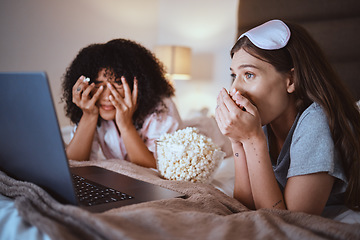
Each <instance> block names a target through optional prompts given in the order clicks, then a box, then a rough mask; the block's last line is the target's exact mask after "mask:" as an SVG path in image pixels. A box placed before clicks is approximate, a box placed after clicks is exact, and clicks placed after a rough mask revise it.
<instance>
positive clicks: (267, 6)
mask: <svg viewBox="0 0 360 240" xmlns="http://www.w3.org/2000/svg"><path fill="white" fill-rule="evenodd" d="M275 18H277V19H282V20H288V21H291V22H295V23H298V24H300V25H302V26H303V27H304V28H306V29H307V30H308V31H309V32H310V34H311V35H312V36H313V38H314V39H315V40H316V41H317V42H318V44H319V45H320V46H321V48H322V49H323V51H324V52H325V55H326V56H327V57H328V58H329V60H330V63H331V64H332V65H333V67H334V68H335V70H336V71H337V73H338V74H339V76H340V77H341V78H342V80H343V81H344V83H345V84H346V85H347V86H348V87H349V88H350V91H351V93H352V94H353V96H354V97H355V100H359V99H360V1H359V0H341V1H340V0H291V1H289V0H266V1H263V0H239V9H238V36H240V34H241V33H243V32H245V31H246V30H248V29H250V28H252V27H254V26H256V25H258V24H261V23H263V22H266V21H268V20H270V19H275Z"/></svg>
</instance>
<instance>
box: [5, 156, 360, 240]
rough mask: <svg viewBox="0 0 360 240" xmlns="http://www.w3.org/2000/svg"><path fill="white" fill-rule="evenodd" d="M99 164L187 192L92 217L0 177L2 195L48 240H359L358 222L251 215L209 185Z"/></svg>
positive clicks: (31, 187) (270, 213)
mask: <svg viewBox="0 0 360 240" xmlns="http://www.w3.org/2000/svg"><path fill="white" fill-rule="evenodd" d="M71 165H72V166H81V165H97V166H101V167H104V168H107V169H110V170H113V171H117V172H120V173H123V174H125V175H128V176H131V177H135V178H137V179H141V180H144V181H147V182H151V183H154V184H157V185H160V186H163V187H166V188H169V189H172V190H175V191H178V192H181V193H184V194H186V196H187V197H186V198H185V199H170V200H161V201H154V202H148V203H142V204H136V205H130V206H126V207H122V208H118V209H113V210H111V211H108V212H104V213H100V214H93V213H89V212H87V211H85V210H82V209H80V208H78V207H74V206H68V205H62V204H59V203H58V202H56V201H55V200H53V199H52V198H51V197H50V196H49V195H48V194H47V193H46V192H45V191H43V190H42V189H41V188H39V187H37V186H36V185H34V184H31V183H27V182H19V181H16V180H14V179H12V178H10V177H8V176H6V175H4V174H0V179H1V182H0V193H1V194H3V195H6V196H10V197H13V198H15V202H16V207H17V208H18V210H19V212H20V214H21V215H22V217H23V218H24V219H25V220H26V221H28V222H29V223H30V224H32V225H35V226H37V227H38V228H39V229H41V230H42V231H44V232H45V233H47V234H48V235H49V236H50V237H51V238H52V239H67V240H68V239H360V225H359V224H353V225H351V224H345V223H340V222H336V221H333V220H329V219H325V218H322V217H318V216H312V215H308V214H303V213H292V212H289V211H280V210H265V209H262V210H258V211H250V210H248V209H246V208H245V207H244V206H243V205H242V204H240V203H239V202H238V201H236V200H234V199H233V198H231V197H228V196H227V195H225V194H223V193H222V192H221V191H219V190H217V189H215V188H214V187H213V186H211V185H207V184H200V183H190V182H175V181H168V180H164V179H161V178H160V177H159V175H158V173H157V172H156V171H154V170H151V169H146V168H142V167H139V166H136V165H133V164H131V163H129V162H126V161H121V160H109V161H102V162H83V163H77V162H71Z"/></svg>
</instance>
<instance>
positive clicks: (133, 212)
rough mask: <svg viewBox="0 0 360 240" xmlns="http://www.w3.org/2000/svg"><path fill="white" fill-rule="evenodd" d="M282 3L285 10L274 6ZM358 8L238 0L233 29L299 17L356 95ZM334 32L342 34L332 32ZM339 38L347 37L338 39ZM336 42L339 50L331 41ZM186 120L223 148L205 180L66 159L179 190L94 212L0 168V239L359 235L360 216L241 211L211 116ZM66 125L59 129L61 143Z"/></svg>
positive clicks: (359, 89) (359, 91)
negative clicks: (175, 195) (167, 196)
mask: <svg viewBox="0 0 360 240" xmlns="http://www.w3.org/2000/svg"><path fill="white" fill-rule="evenodd" d="M309 5H311V6H309ZM285 8H286V9H288V11H286V12H285V11H280V9H285ZM254 12H257V13H258V14H252V13H254ZM359 14H360V4H359V1H357V0H349V1H346V2H344V3H342V4H340V5H339V3H338V1H337V0H331V1H330V0H329V1H317V2H314V1H300V0H295V1H286V0H269V1H265V2H264V1H260V0H241V1H240V4H239V19H238V20H239V24H238V29H239V32H241V31H244V30H246V29H248V28H249V27H251V26H254V25H256V24H258V23H261V22H264V21H265V20H268V19H271V18H284V19H288V20H292V21H296V22H299V23H302V24H303V25H304V26H305V27H306V28H307V29H308V30H309V31H311V32H312V33H313V35H315V38H316V40H317V41H319V42H320V43H321V45H322V46H323V47H324V48H325V49H326V50H327V55H328V56H329V57H330V59H331V60H332V63H333V64H334V66H335V68H336V69H337V70H338V71H339V72H340V73H341V74H342V76H345V80H346V83H347V84H348V86H349V87H350V89H351V90H352V93H353V94H354V97H355V99H360V85H359V83H360V81H359V80H358V79H359V75H360V73H359V69H360V68H359V66H360V65H359V64H360V60H359V56H360V52H359V51H360V46H359V44H360V38H359V36H360V31H358V30H357V31H355V30H356V29H358V26H359V22H360V16H359ZM349 32H351V34H352V37H351V38H349V37H348V35H347V33H349ZM329 34H333V35H332V36H330V35H329ZM338 34H340V35H342V36H344V37H342V38H336V35H338ZM340 40H343V41H347V42H346V43H345V44H341V43H340V42H339V41H340ZM348 41H351V43H349V42H348ZM339 45H341V46H342V47H341V49H340V48H334V47H333V46H339ZM350 46H352V48H350ZM332 50H334V52H331V51H332ZM186 125H188V126H195V127H198V128H200V130H201V131H203V133H204V134H207V135H209V136H210V137H211V138H213V139H214V140H215V142H216V143H217V144H218V145H220V146H221V147H222V149H223V151H225V152H226V153H227V156H226V158H225V159H224V160H223V161H222V162H221V164H220V166H219V168H218V169H217V171H216V172H215V173H214V175H213V178H212V181H211V182H210V183H209V184H205V183H191V182H183V181H169V180H165V179H163V178H161V177H160V175H159V173H158V172H157V171H156V170H154V169H147V168H142V167H140V166H137V165H134V164H131V163H129V162H127V161H123V160H120V159H111V160H108V161H90V162H81V163H79V162H74V161H69V162H70V165H71V166H80V165H95V166H100V167H103V168H107V169H110V170H113V171H116V172H119V173H122V174H125V175H128V176H131V177H134V178H137V179H140V180H143V181H147V182H151V183H153V184H156V185H159V186H162V187H165V188H168V189H172V190H175V191H178V192H180V193H183V194H184V195H185V196H186V197H185V198H183V199H170V200H161V201H154V202H148V203H142V204H136V205H130V206H126V207H122V208H118V209H113V210H110V211H107V212H104V213H98V214H94V213H89V212H87V211H85V210H82V209H80V208H78V207H75V206H70V205H63V204H60V203H59V202H57V201H55V200H54V199H53V198H52V197H51V196H50V195H48V194H47V193H46V192H45V191H44V190H42V189H41V188H39V187H38V186H36V185H34V184H31V183H28V182H20V181H17V180H15V179H12V178H10V177H8V176H7V175H6V174H4V173H2V172H0V179H1V180H0V239H6V240H8V239H28V240H47V239H67V240H71V239H239V238H241V239H360V223H359V222H360V216H359V215H360V214H355V215H354V214H349V212H342V213H339V214H338V215H337V217H336V218H334V219H330V218H324V217H321V216H314V215H309V214H305V213H295V212H290V211H285V210H270V209H260V210H257V211H251V210H249V209H247V208H246V207H245V206H243V205H242V204H241V203H240V202H238V201H236V200H235V199H234V198H232V197H231V196H232V193H233V181H234V166H233V159H232V157H231V148H230V147H229V144H228V142H227V141H226V139H224V138H223V137H222V136H221V135H219V131H218V129H217V128H216V127H214V120H213V119H212V118H211V117H208V116H203V117H200V118H195V119H190V120H188V121H186ZM69 129H71V127H66V128H63V129H62V130H63V136H64V140H65V142H66V141H68V137H69ZM356 222H357V223H356Z"/></svg>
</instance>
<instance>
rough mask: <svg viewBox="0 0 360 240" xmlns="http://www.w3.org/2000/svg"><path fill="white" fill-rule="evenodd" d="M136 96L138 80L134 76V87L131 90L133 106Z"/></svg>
mask: <svg viewBox="0 0 360 240" xmlns="http://www.w3.org/2000/svg"><path fill="white" fill-rule="evenodd" d="M137 97H138V80H137V79H136V77H134V87H133V92H132V102H133V104H134V106H136V104H137Z"/></svg>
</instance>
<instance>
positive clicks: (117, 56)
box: [62, 39, 175, 129]
mask: <svg viewBox="0 0 360 240" xmlns="http://www.w3.org/2000/svg"><path fill="white" fill-rule="evenodd" d="M104 68H105V69H109V70H110V71H112V72H113V73H114V74H115V78H120V77H121V76H124V77H125V78H126V81H127V82H128V84H129V86H130V88H131V90H132V88H133V82H134V77H136V79H137V81H138V101H137V104H138V107H137V109H136V111H135V112H134V115H133V123H134V125H135V127H136V128H137V129H140V128H141V127H142V124H143V123H144V120H145V118H146V117H147V116H148V115H149V114H151V113H153V112H160V111H162V109H163V108H161V107H159V105H163V106H164V104H163V102H162V99H163V98H164V97H171V96H173V95H174V92H175V90H174V88H173V87H172V85H171V84H170V83H169V82H168V81H167V79H166V78H165V70H164V66H163V64H162V63H161V62H160V61H159V60H158V59H157V58H156V57H155V56H154V54H153V53H152V52H150V51H149V50H148V49H146V48H145V47H143V46H142V45H140V44H139V43H136V42H134V41H131V40H127V39H114V40H111V41H109V42H107V43H103V44H91V45H89V46H87V47H85V48H83V49H81V50H80V51H79V53H78V54H77V56H76V57H75V59H74V60H73V61H72V63H71V64H70V66H69V67H68V68H67V70H66V73H65V74H64V77H63V82H62V88H63V96H62V101H65V103H66V105H65V112H66V116H67V117H69V118H70V120H71V122H73V123H75V124H77V123H78V122H79V121H80V118H81V116H82V114H83V113H82V110H81V109H80V108H79V107H78V106H76V105H75V104H74V103H73V102H72V97H73V96H72V88H73V86H74V84H75V83H76V81H77V80H78V79H79V77H80V76H81V75H84V76H86V77H89V78H90V83H91V82H93V81H94V80H95V79H96V78H97V76H98V73H99V71H100V70H102V69H104ZM99 120H100V116H99ZM98 124H100V121H98Z"/></svg>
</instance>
